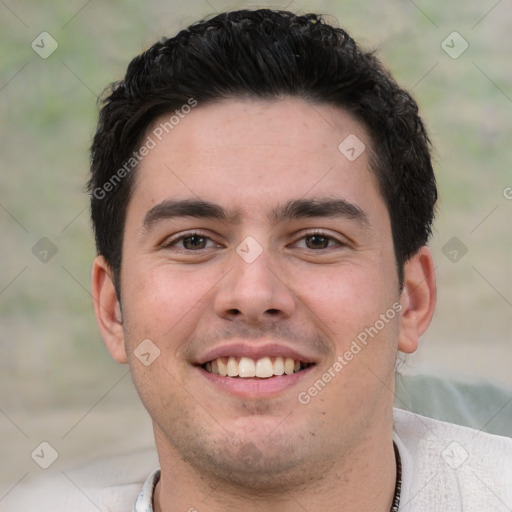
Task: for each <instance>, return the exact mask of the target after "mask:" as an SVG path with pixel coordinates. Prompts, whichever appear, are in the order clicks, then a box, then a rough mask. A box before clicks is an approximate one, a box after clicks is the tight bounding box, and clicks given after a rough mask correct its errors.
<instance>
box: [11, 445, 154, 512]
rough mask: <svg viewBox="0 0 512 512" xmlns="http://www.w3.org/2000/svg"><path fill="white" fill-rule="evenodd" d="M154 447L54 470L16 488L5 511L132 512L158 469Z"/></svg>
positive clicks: (22, 482) (12, 491) (21, 483)
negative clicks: (141, 493)
mask: <svg viewBox="0 0 512 512" xmlns="http://www.w3.org/2000/svg"><path fill="white" fill-rule="evenodd" d="M157 466H158V457H157V455H156V450H155V449H154V448H152V449H147V450H140V451H137V452H133V453H130V454H126V455H121V456H115V457H109V458H105V459H102V460H98V461H95V462H90V463H88V464H85V465H83V466H81V467H77V468H73V469H64V470H61V471H57V470H56V471H53V472H51V473H48V474H45V475H41V476H39V477H36V478H33V479H32V480H30V481H28V482H25V479H23V481H21V482H20V483H19V484H18V485H16V486H15V487H14V488H13V489H12V490H11V491H10V492H9V493H8V495H7V496H6V497H5V499H4V500H2V511H5V512H11V511H12V512H14V511H16V512H70V511H73V512H89V511H91V512H98V510H102V511H103V512H132V511H133V510H134V505H135V501H136V499H137V496H138V495H139V493H140V491H141V488H142V486H143V484H144V482H145V480H146V479H147V476H148V474H150V473H151V472H152V471H153V470H154V469H155V467H157Z"/></svg>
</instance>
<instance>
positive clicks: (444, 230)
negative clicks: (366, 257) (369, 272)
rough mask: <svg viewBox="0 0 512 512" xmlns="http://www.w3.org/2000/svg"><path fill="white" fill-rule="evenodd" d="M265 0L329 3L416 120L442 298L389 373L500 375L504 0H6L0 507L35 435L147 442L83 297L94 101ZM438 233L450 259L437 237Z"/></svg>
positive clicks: (71, 456)
mask: <svg viewBox="0 0 512 512" xmlns="http://www.w3.org/2000/svg"><path fill="white" fill-rule="evenodd" d="M262 6H269V7H274V8H287V9H289V10H292V11H295V12H301V11H303V12H311V11H312V12H317V13H325V14H329V15H330V16H329V17H328V19H329V20H330V21H332V22H334V23H339V25H341V26H342V27H344V28H345V29H347V30H348V31H349V32H350V33H351V34H352V35H353V36H354V37H355V38H356V39H357V40H358V41H359V43H360V44H361V45H363V46H364V47H365V48H367V49H376V50H377V51H378V55H379V56H380V58H381V59H382V60H383V62H384V63H385V65H386V66H388V67H389V68H390V69H391V71H392V73H393V74H394V76H395V78H396V79H397V80H398V81H399V83H401V84H402V85H403V86H404V87H405V88H407V89H408V90H410V91H412V93H413V95H414V96H415V97H416V99H417V100H418V103H419V105H420V108H421V111H422V114H423V117H424V119H425V121H426V123H427V126H428V128H429V131H430V134H431V138H432V141H433V143H434V146H435V154H434V158H435V167H436V172H437V178H438V182H439V189H440V201H439V206H438V208H439V209H438V216H437V221H436V225H435V234H434V237H433V240H432V243H431V248H432V250H433V253H434V257H435V260H436V265H437V268H436V271H437V279H438V287H439V302H438V308H437V313H436V317H435V320H434V322H433V324H432V326H431V328H430V330H429V331H428V333H427V334H426V335H425V336H424V337H423V339H422V343H421V347H420V350H419V352H418V354H417V355H414V356H412V357H411V358H409V359H407V360H406V362H405V364H404V365H403V367H402V370H403V371H405V372H409V373H411V372H430V373H435V374H438V375H446V376H449V377H452V378H459V379H466V380H472V381H476V380H479V379H491V380H495V381H496V382H499V383H502V384H505V385H507V386H510V387H512V371H511V370H510V366H511V364H512V347H511V344H510V333H511V332H512V329H511V328H512V244H511V240H512V228H511V226H512V222H511V220H512V199H507V198H506V197H505V194H504V190H506V189H507V187H512V170H511V169H512V151H511V142H512V66H511V61H510V49H511V48H512V4H511V2H510V0H502V1H496V0H490V1H487V0H486V1H481V2H463V1H462V0H457V1H452V2H445V1H428V2H427V1H425V0H417V1H415V2H413V1H412V0H383V1H382V2H379V3H378V2H360V1H352V0H350V1H349V0H347V1H345V0H331V1H328V0H325V1H306V0H295V1H292V2H291V3H286V2H285V3H282V4H281V3H278V2H260V3H259V4H254V3H249V2H242V1H238V2H235V1H231V2H226V1H224V0H188V1H181V0H170V1H160V0H151V1H147V2H137V1H135V0H126V1H119V0H117V1H110V2H100V1H98V0H92V1H85V0H71V1H70V0H68V1H63V0H62V1H56V0H52V1H46V2H37V1H35V0H32V1H30V0H25V1H22V2H14V1H13V0H5V1H1V2H0V109H1V110H0V114H1V115H0V119H1V121H0V130H1V131H0V165H1V177H0V228H1V248H0V258H1V260H0V262H1V265H0V316H1V330H0V346H1V354H2V357H0V433H1V435H0V447H1V450H0V460H1V468H0V507H1V499H2V497H3V496H4V495H5V494H6V493H8V492H9V491H10V489H11V488H12V487H13V486H15V485H16V483H17V482H18V481H20V480H22V479H25V478H29V477H32V476H37V474H39V473H41V472H42V471H43V470H42V469H40V468H39V467H38V466H36V465H35V463H34V462H33V460H32V459H31V457H30V453H31V452H32V450H33V449H34V448H35V447H36V446H38V445H39V443H40V442H41V441H48V442H50V443H51V444H52V446H54V447H55V448H56V449H57V450H58V452H59V459H58V461H57V462H56V463H55V467H56V468H57V469H58V468H59V467H66V466H68V465H71V464H74V463H76V462H77V461H84V460H86V459H89V458H93V457H96V456H98V455H105V454H109V453H118V452H121V451H124V450H128V449H134V448H136V447H140V446H145V445H150V444H151V442H152V439H151V432H150V423H149V420H148V418H147V416H146V414H145V412H144V410H143V409H142V406H141V405H140V404H139V402H138V399H137V397H136V396H135V393H134V390H133V386H132V384H131V380H130V376H129V374H128V370H127V367H124V366H119V365H117V364H116V363H114V362H113V361H111V360H110V358H109V356H108V354H107V353H106V350H105V349H104V347H103V344H102V341H101V338H100V336H99V333H98V330H97V328H96V322H95V319H94V316H93V312H92V306H91V298H90V295H89V278H90V268H91V262H92V259H93V257H94V255H95V252H94V245H93V239H92V234H91V229H90V223H89V216H88V198H87V196H86V194H85V192H84V183H85V182H86V180H87V178H88V148H89V145H90V143H91V137H92V134H93V132H94V129H95V123H96V119H97V106H96V98H97V96H98V94H99V93H100V92H101V91H102V90H103V88H104V87H105V86H106V85H107V84H109V83H110V82H112V81H114V80H116V79H119V78H121V77H122V76H123V74H124V71H125V69H126V66H127V64H128V62H129V61H130V60H131V58H132V57H133V56H135V55H136V54H138V53H139V52H140V51H141V50H143V49H144V48H146V47H147V46H149V45H151V44H152V43H153V42H154V41H155V40H157V39H159V38H160V37H162V36H164V35H171V34H174V33H176V32H177V31H178V30H179V29H180V28H184V27H186V26H187V25H188V24H190V23H191V22H193V21H195V20H197V19H199V18H201V17H204V16H209V15H211V14H214V13H215V12H220V11H223V10H228V9H237V8H242V7H247V8H256V7H262ZM336 20H337V21H336ZM44 31H46V32H48V33H49V34H50V35H51V36H52V37H53V38H54V39H55V41H57V43H58V48H57V50H56V51H55V52H54V53H53V54H52V55H50V56H49V57H48V58H45V59H44V58H41V57H40V56H39V55H38V54H37V53H36V52H35V51H34V49H32V47H31V43H32V41H34V40H35V41H36V43H37V41H40V37H39V34H41V33H42V32H44ZM454 31H456V32H458V33H459V34H460V35H461V36H462V38H463V39H464V40H465V41H467V43H468V45H469V46H468V48H467V50H466V51H465V52H464V53H463V54H462V55H460V56H459V57H458V58H453V56H450V55H448V53H446V51H445V50H444V49H443V48H442V46H441V44H442V42H443V41H444V40H445V39H446V38H447V37H448V36H449V35H450V34H452V33H453V32H454ZM455 37H456V38H457V37H458V36H455ZM452 40H453V36H451V39H450V38H449V39H448V41H449V42H448V43H445V47H446V44H448V45H450V46H451V45H452V42H451V41H452ZM47 41H48V40H47ZM454 41H455V42H454V43H453V45H455V48H460V46H457V45H459V44H462V43H461V40H460V39H455V40H454ZM39 44H40V43H39ZM46 48H48V46H46ZM41 50H42V49H41ZM510 196H512V191H511V193H510V194H509V197H510ZM44 237H46V238H48V239H50V240H51V242H52V243H53V244H54V246H55V248H56V249H57V252H56V254H55V255H54V256H53V257H51V258H50V259H49V260H48V261H47V262H46V263H44V262H42V261H40V260H39V259H38V258H37V257H36V256H35V255H34V253H33V247H34V245H35V244H36V243H38V241H40V240H41V239H42V238H44ZM453 237H456V238H457V241H455V242H453V241H452V242H451V243H452V244H453V243H455V244H456V250H457V251H458V252H457V255H456V256H455V255H454V253H453V252H452V254H451V255H450V251H453V247H452V246H450V245H448V246H446V244H447V243H448V242H449V241H450V240H451V239H452V238H453ZM39 243H40V244H41V243H43V244H44V243H47V242H39ZM457 244H458V245H457ZM461 244H463V245H461ZM464 247H466V248H467V253H466V254H464V255H463V257H461V254H462V252H463V248H464ZM36 252H37V251H36ZM50 254H51V253H49V255H50ZM454 259H457V260H458V261H452V260H454Z"/></svg>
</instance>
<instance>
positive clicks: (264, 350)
mask: <svg viewBox="0 0 512 512" xmlns="http://www.w3.org/2000/svg"><path fill="white" fill-rule="evenodd" d="M229 356H234V357H249V358H251V359H256V360H257V359H261V358H262V357H279V356H281V357H291V358H292V359H294V360H295V361H300V362H302V363H315V362H316V359H315V357H314V356H312V355H308V354H306V353H304V352H300V351H299V350H298V349H296V348H293V347H288V346H286V345H283V344H279V343H261V342H260V343H257V344H256V343H250V342H247V341H246V342H235V343H225V344H222V345H217V346H216V347H213V348H211V349H210V350H208V351H207V352H205V353H204V354H202V355H201V356H199V357H198V359H197V361H196V364H198V365H203V364H205V363H207V362H208V361H213V360H214V359H218V358H219V357H229Z"/></svg>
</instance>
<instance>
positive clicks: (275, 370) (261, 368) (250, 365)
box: [201, 356, 313, 379]
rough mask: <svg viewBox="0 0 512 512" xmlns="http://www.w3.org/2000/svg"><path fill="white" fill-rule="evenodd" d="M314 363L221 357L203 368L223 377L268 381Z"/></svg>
mask: <svg viewBox="0 0 512 512" xmlns="http://www.w3.org/2000/svg"><path fill="white" fill-rule="evenodd" d="M312 364H313V363H305V362H303V361H298V360H296V359H292V358H291V357H280V356H279V357H262V358H260V359H251V358H250V357H234V356H230V357H219V358H217V359H213V360H212V361H208V362H207V363H205V364H203V365H201V367H202V368H203V369H204V370H206V371H207V372H208V373H213V374H215V375H220V376H221V377H231V378H242V379H249V378H253V377H257V378H260V379H268V378H270V377H274V376H279V375H292V374H294V373H298V372H300V371H302V370H305V369H306V368H308V367H309V366H311V365H312Z"/></svg>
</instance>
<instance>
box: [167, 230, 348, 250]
mask: <svg viewBox="0 0 512 512" xmlns="http://www.w3.org/2000/svg"><path fill="white" fill-rule="evenodd" d="M313 236H318V237H323V238H326V239H328V243H330V242H334V243H335V245H334V246H332V245H331V246H328V247H326V248H324V249H317V250H315V249H309V248H307V247H306V248H305V249H306V250H310V251H318V252H319V251H320V250H327V249H330V248H332V247H335V246H338V247H344V246H346V245H347V244H346V243H344V242H342V241H340V240H338V239H337V238H335V237H334V236H332V235H331V234H329V233H326V232H324V231H317V230H313V231H310V232H308V233H305V234H303V235H302V236H301V237H300V238H298V239H297V240H296V241H295V242H294V244H297V243H298V242H299V241H301V240H304V239H306V238H308V237H313ZM192 237H199V238H205V239H207V240H208V241H213V240H212V239H211V237H209V236H208V235H207V234H206V233H202V232H200V231H192V232H189V233H185V234H183V235H179V236H177V237H175V238H172V239H170V240H168V241H166V242H165V243H164V244H163V245H162V247H163V248H164V249H171V248H172V247H175V246H176V244H178V243H179V242H182V241H183V240H186V239H187V238H192ZM209 248H210V247H207V248H204V249H198V250H197V251H194V250H192V249H185V248H179V250H181V251H183V252H200V251H201V250H205V249H209Z"/></svg>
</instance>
